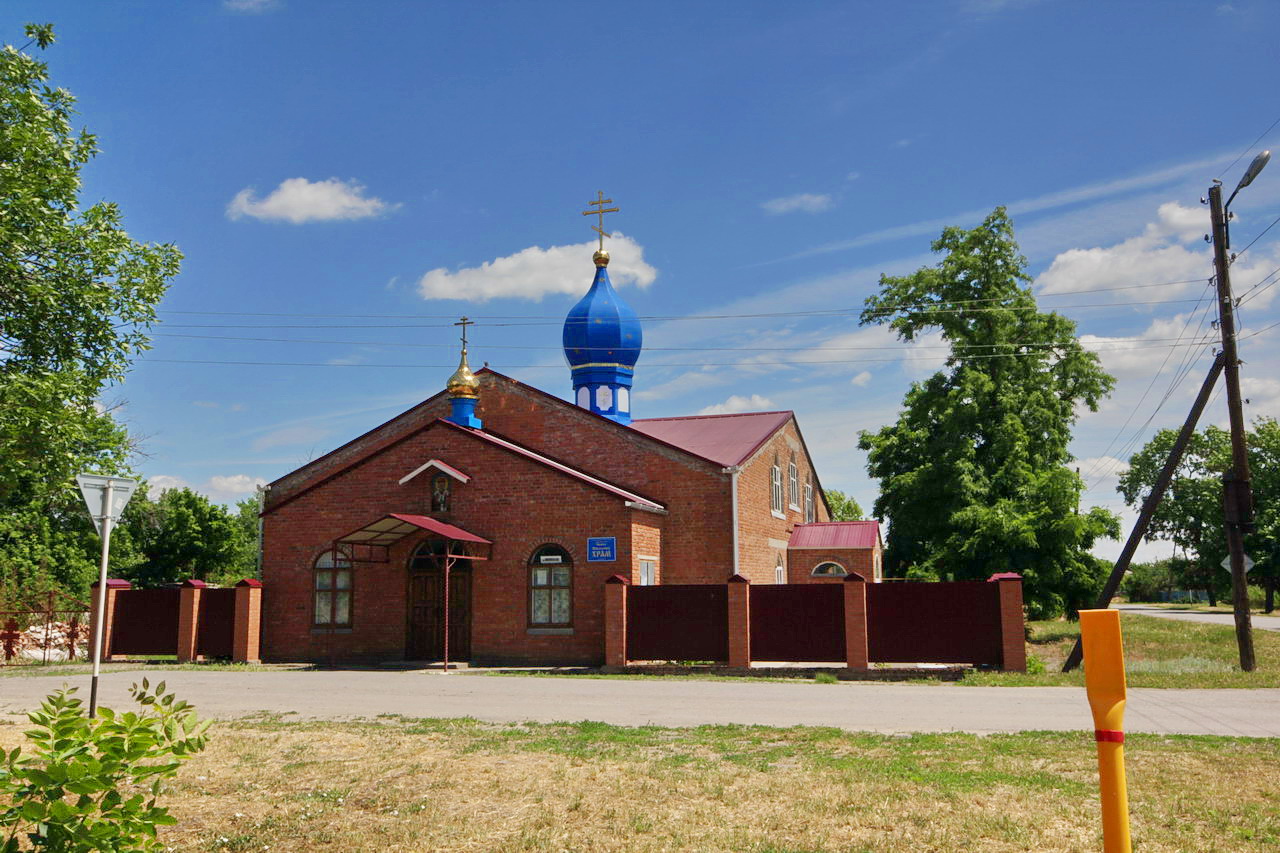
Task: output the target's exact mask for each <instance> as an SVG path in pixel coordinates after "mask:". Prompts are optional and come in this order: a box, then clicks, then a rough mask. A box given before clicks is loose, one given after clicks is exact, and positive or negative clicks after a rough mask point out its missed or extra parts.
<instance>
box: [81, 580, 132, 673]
mask: <svg viewBox="0 0 1280 853" xmlns="http://www.w3.org/2000/svg"><path fill="white" fill-rule="evenodd" d="M126 589H133V584H131V583H129V582H128V581H126V580H120V579H119V578H107V600H106V603H105V604H104V605H103V611H104V612H105V614H106V615H105V617H104V618H103V620H102V659H103V660H111V630H112V628H113V627H115V626H114V622H115V613H116V593H118V592H121V591H123V590H126ZM89 602H90V603H89V645H88V651H87V653H86V657H88V658H89V659H92V658H93V636H94V631H95V630H97V626H98V582H97V581H94V582H93V586H91V587H90V588H89Z"/></svg>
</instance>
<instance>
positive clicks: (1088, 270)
mask: <svg viewBox="0 0 1280 853" xmlns="http://www.w3.org/2000/svg"><path fill="white" fill-rule="evenodd" d="M1207 225H1208V217H1207V215H1206V214H1205V213H1204V211H1202V210H1197V209H1196V208H1192V207H1184V206H1183V205H1181V204H1178V203H1177V202H1167V203H1165V204H1162V205H1160V208H1159V210H1157V211H1156V221H1155V222H1152V223H1149V224H1148V225H1147V227H1146V229H1145V230H1144V231H1143V232H1142V234H1140V235H1138V236H1137V237H1131V238H1129V239H1128V240H1125V241H1123V242H1121V243H1118V244H1116V245H1114V246H1110V247H1107V248H1102V247H1095V248H1092V249H1069V250H1067V251H1065V252H1063V253H1062V254H1060V255H1058V256H1057V257H1056V258H1054V259H1053V263H1052V264H1050V265H1049V268H1048V269H1047V270H1045V271H1044V272H1043V273H1041V274H1040V277H1039V278H1038V279H1037V284H1038V286H1039V290H1040V293H1041V294H1043V295H1050V294H1058V293H1076V292H1079V291H1082V290H1097V289H1100V288H1106V287H1128V286H1130V285H1135V284H1159V283H1164V282H1169V284H1168V286H1167V287H1162V288H1160V289H1159V290H1156V289H1154V288H1153V289H1152V290H1151V291H1150V292H1151V293H1153V294H1154V295H1152V296H1151V297H1150V298H1152V299H1165V298H1168V297H1169V296H1172V295H1177V294H1180V293H1183V292H1187V291H1190V290H1192V289H1193V288H1195V287H1198V286H1200V283H1202V282H1203V281H1207V280H1208V278H1209V275H1210V274H1211V273H1212V270H1213V261H1212V253H1211V252H1210V251H1209V249H1208V248H1207V247H1204V245H1203V243H1201V244H1199V245H1198V246H1196V244H1195V243H1192V245H1193V246H1196V248H1195V250H1194V251H1193V250H1192V249H1191V248H1189V247H1188V246H1186V245H1183V244H1185V243H1191V242H1192V241H1198V240H1200V238H1201V235H1202V234H1203V233H1204V231H1205V228H1206V226H1207ZM1173 282H1186V283H1182V284H1173ZM1116 293H1120V294H1123V295H1122V296H1117V297H1114V298H1116V299H1118V300H1123V301H1136V300H1138V299H1143V298H1146V297H1142V296H1139V295H1136V293H1135V291H1134V290H1125V291H1116ZM1102 298H1104V299H1105V297H1102Z"/></svg>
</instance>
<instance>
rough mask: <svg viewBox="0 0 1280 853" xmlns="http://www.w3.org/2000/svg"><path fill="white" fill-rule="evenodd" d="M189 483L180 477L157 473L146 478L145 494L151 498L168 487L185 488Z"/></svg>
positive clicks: (153, 498) (165, 490)
mask: <svg viewBox="0 0 1280 853" xmlns="http://www.w3.org/2000/svg"><path fill="white" fill-rule="evenodd" d="M190 487H191V484H190V483H188V482H187V481H186V480H184V479H182V478H181V477H172V476H170V475H168V474H157V475H156V476H154V477H148V478H147V496H148V497H150V498H151V499H152V500H155V499H156V498H158V497H160V495H161V494H163V493H164V492H167V491H168V490H169V489H187V488H190Z"/></svg>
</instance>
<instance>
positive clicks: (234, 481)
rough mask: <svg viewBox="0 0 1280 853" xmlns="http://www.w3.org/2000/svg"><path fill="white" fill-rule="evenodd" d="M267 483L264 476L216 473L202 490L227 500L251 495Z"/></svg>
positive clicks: (211, 495) (218, 498)
mask: <svg viewBox="0 0 1280 853" xmlns="http://www.w3.org/2000/svg"><path fill="white" fill-rule="evenodd" d="M266 484H267V481H266V480H264V479H263V478H261V477H250V476H249V475H248V474H228V475H226V476H221V475H215V476H213V477H210V478H209V482H208V483H207V484H205V486H204V487H203V488H202V489H201V491H202V492H205V493H206V494H208V495H209V496H210V497H212V498H215V499H217V500H226V499H229V498H238V497H243V496H245V495H251V494H253V492H254V491H255V490H256V489H257V488H258V487H259V486H265V485H266Z"/></svg>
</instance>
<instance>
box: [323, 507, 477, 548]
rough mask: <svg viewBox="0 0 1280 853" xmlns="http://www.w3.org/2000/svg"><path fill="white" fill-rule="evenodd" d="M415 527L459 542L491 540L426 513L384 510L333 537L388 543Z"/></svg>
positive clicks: (366, 543)
mask: <svg viewBox="0 0 1280 853" xmlns="http://www.w3.org/2000/svg"><path fill="white" fill-rule="evenodd" d="M419 530H427V531H429V532H431V533H435V534H437V535H439V536H443V537H445V538H446V539H454V540H457V541H459V542H475V543H477V544H480V545H492V544H493V543H492V542H490V541H489V540H488V539H484V538H482V537H479V536H477V535H475V534H474V533H468V532H467V531H465V530H463V529H462V528H461V527H457V526H455V525H452V524H446V523H445V522H443V521H437V520H436V519H434V518H431V517H430V516H426V515H407V514H405V513H402V512H392V513H388V514H387V515H384V516H382V518H379V519H377V520H375V521H371V522H369V523H368V524H366V525H365V526H364V527H361V528H360V529H359V530H356V531H353V532H351V533H348V534H347V535H346V536H343V537H342V538H341V539H338V540H337V541H338V542H344V543H347V544H351V545H392V544H394V543H396V542H399V541H400V540H401V539H403V538H404V537H406V536H408V535H409V534H410V533H416V532H418V531H419Z"/></svg>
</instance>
